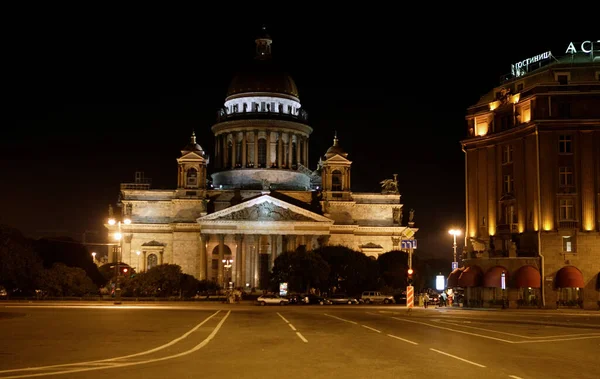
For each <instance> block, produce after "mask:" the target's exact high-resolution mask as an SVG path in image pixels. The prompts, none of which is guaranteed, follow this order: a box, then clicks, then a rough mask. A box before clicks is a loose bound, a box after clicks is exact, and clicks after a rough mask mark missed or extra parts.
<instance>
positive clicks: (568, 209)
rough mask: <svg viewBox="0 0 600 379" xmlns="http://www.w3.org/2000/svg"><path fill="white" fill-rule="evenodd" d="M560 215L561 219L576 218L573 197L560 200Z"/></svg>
mask: <svg viewBox="0 0 600 379" xmlns="http://www.w3.org/2000/svg"><path fill="white" fill-rule="evenodd" d="M558 216H559V218H560V220H575V206H574V202H573V199H562V200H560V209H559V214H558Z"/></svg>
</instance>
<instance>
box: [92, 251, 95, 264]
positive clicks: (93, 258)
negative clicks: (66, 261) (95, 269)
mask: <svg viewBox="0 0 600 379" xmlns="http://www.w3.org/2000/svg"><path fill="white" fill-rule="evenodd" d="M92 262H94V263H96V252H95V251H92Z"/></svg>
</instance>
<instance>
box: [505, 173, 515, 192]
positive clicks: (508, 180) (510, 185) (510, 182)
mask: <svg viewBox="0 0 600 379" xmlns="http://www.w3.org/2000/svg"><path fill="white" fill-rule="evenodd" d="M514 184H515V179H514V178H513V176H512V175H504V182H503V191H504V193H512V192H513V190H514Z"/></svg>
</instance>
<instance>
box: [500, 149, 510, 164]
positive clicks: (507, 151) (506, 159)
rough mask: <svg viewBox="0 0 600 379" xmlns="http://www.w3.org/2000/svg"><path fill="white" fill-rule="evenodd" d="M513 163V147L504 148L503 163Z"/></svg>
mask: <svg viewBox="0 0 600 379" xmlns="http://www.w3.org/2000/svg"><path fill="white" fill-rule="evenodd" d="M512 161H513V147H512V145H504V146H502V163H503V164H505V163H512Z"/></svg>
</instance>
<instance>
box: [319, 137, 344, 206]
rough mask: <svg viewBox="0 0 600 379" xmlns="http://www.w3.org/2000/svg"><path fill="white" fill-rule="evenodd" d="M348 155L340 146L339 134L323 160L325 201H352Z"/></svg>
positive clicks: (322, 174) (334, 138) (322, 173)
mask: <svg viewBox="0 0 600 379" xmlns="http://www.w3.org/2000/svg"><path fill="white" fill-rule="evenodd" d="M347 156H348V153H346V152H345V151H344V149H342V148H341V147H340V145H339V140H338V137H337V132H336V133H335V135H334V137H333V146H331V147H330V148H329V149H327V152H326V153H325V156H324V157H323V158H322V159H321V166H322V172H321V177H322V181H323V183H322V186H323V200H328V201H331V200H342V201H350V200H352V193H351V191H350V166H351V165H352V162H351V161H349V160H348V159H347Z"/></svg>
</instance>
